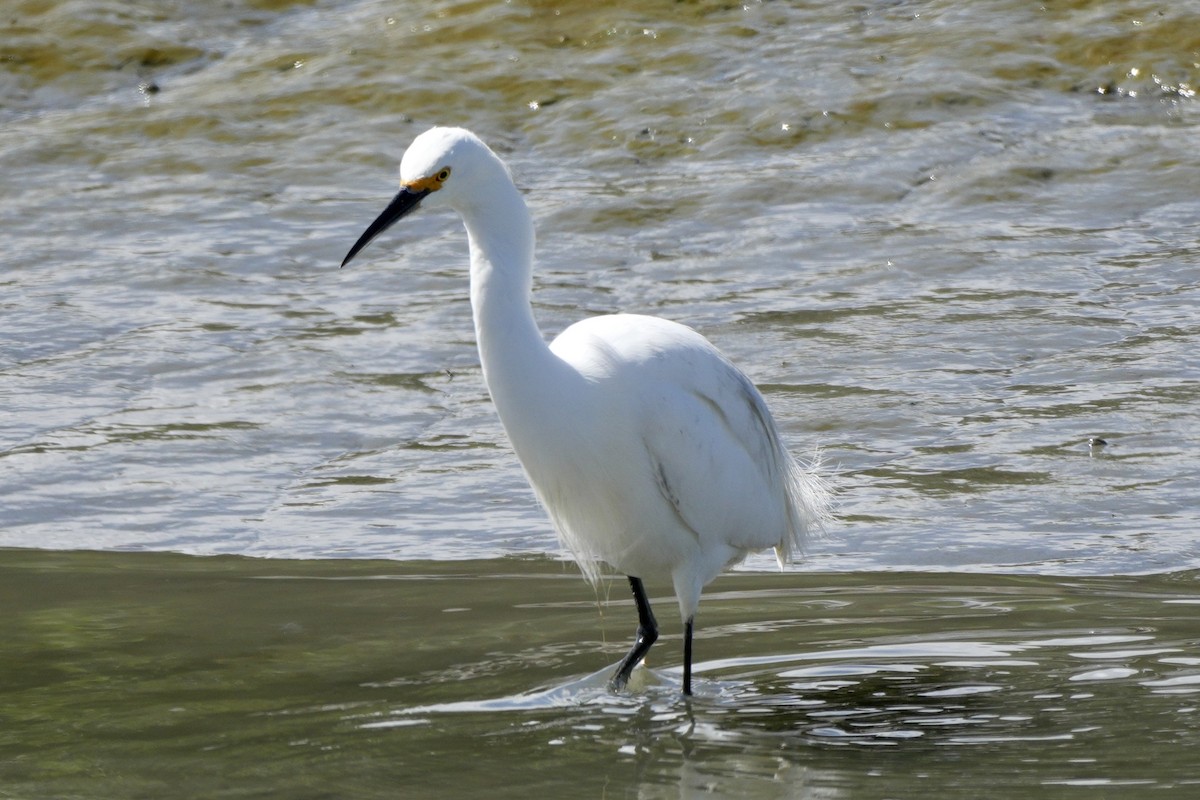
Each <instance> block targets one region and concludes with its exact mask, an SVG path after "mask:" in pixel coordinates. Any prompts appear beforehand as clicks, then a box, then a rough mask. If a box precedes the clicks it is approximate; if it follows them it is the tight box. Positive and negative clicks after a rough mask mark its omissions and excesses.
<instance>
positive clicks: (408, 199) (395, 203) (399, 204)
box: [342, 186, 429, 267]
mask: <svg viewBox="0 0 1200 800" xmlns="http://www.w3.org/2000/svg"><path fill="white" fill-rule="evenodd" d="M427 194H429V190H428V189H421V190H418V191H415V192H414V191H413V190H411V189H409V188H408V187H407V186H404V187H402V188H401V189H400V191H399V192H397V193H396V196H395V197H393V198H392V202H390V203H388V207H387V208H385V209H384V210H383V213H382V214H380V215H379V216H378V217H376V218H375V221H374V222H372V223H371V224H370V225H369V226H367V229H366V230H365V231H363V235H362V236H360V237H358V241H357V242H355V243H354V247H351V248H350V252H349V253H346V257H345V258H343V259H342V266H343V267H344V266H346V265H347V264H349V263H350V259H352V258H354V257H355V256H356V255H358V251H359V250H362V249H363V248H364V247H366V246H367V245H368V244H370V243H371V240H372V239H374V238H375V237H376V236H378V235H379V234H381V233H383V232H384V231H386V230H387V229H388V228H390V227H392V225H394V224H395V223H397V222H399V221H400V218H401V217H403V216H404V215H405V214H407V213H408V212H410V211H412V210H413V209H414V208H416V207H417V204H418V203H420V202H421V200H422V199H423V198H424V197H425V195H427Z"/></svg>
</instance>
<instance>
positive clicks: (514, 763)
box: [0, 0, 1200, 798]
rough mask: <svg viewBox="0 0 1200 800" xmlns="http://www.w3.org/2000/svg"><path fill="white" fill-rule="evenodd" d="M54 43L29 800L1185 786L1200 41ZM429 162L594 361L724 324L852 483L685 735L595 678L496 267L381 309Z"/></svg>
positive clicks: (1, 309)
mask: <svg viewBox="0 0 1200 800" xmlns="http://www.w3.org/2000/svg"><path fill="white" fill-rule="evenodd" d="M10 6H11V7H10V8H7V9H6V13H5V14H4V15H3V18H2V19H0V26H3V28H2V30H3V36H0V174H3V176H4V186H5V189H6V191H5V192H0V227H2V229H3V231H4V233H5V246H4V248H3V251H2V252H0V412H2V413H0V547H6V548H18V549H14V550H0V572H2V573H3V575H2V577H3V581H2V582H0V596H2V597H3V601H4V605H3V611H4V613H3V614H0V626H3V628H2V632H3V634H4V635H3V636H2V637H0V664H2V665H3V669H2V670H0V696H2V697H3V705H0V717H3V720H4V722H3V726H2V728H0V744H2V749H0V796H13V797H22V798H25V797H63V796H77V797H111V796H124V797H138V796H144V797H150V796H154V797H161V796H164V795H184V796H197V797H199V796H204V797H213V796H228V797H238V796H256V795H257V796H289V797H321V796H345V795H348V794H361V795H366V796H371V795H382V794H386V795H387V796H395V795H396V794H397V793H401V794H407V795H409V796H429V795H431V794H437V795H438V796H442V795H443V794H444V793H445V792H446V791H447V785H449V786H450V787H452V789H454V790H459V792H460V793H461V794H462V795H463V796H472V795H478V794H481V793H483V792H484V791H487V792H488V793H489V794H497V793H500V794H504V793H506V792H510V791H511V793H512V794H517V793H518V792H519V793H520V795H521V796H527V795H528V794H529V792H531V791H537V790H538V789H539V788H540V789H544V790H545V792H544V794H545V795H546V796H570V795H572V794H576V795H578V796H597V795H601V796H603V795H605V794H607V795H608V796H646V797H657V796H664V795H665V796H675V795H682V796H689V795H691V794H696V793H698V792H699V789H700V787H712V788H714V789H715V790H716V792H717V794H718V795H720V794H724V795H726V796H737V797H753V796H763V797H777V796H782V797H794V796H800V797H839V796H846V797H855V798H859V797H867V798H869V797H881V798H882V797H895V796H912V795H913V794H915V793H917V792H925V793H929V792H933V793H936V794H937V795H938V796H941V797H956V796H966V795H968V793H969V794H971V795H978V794H979V791H980V787H981V786H983V787H997V788H996V792H997V793H998V794H999V793H1003V794H1009V795H1011V796H1028V795H1029V794H1030V793H1033V792H1036V793H1037V795H1038V796H1039V797H1041V796H1060V795H1061V796H1070V797H1075V796H1079V794H1080V792H1089V793H1093V794H1094V793H1096V792H1098V791H1106V792H1107V791H1110V790H1111V792H1112V793H1114V794H1115V793H1117V792H1119V793H1120V794H1121V796H1135V795H1136V794H1138V793H1140V792H1142V791H1146V792H1147V793H1150V794H1153V795H1154V796H1158V795H1159V794H1161V792H1160V791H1159V790H1161V789H1166V790H1168V792H1176V793H1178V792H1186V791H1190V790H1188V789H1183V788H1181V787H1185V786H1189V785H1191V782H1194V781H1195V780H1196V779H1197V776H1196V774H1195V770H1193V768H1192V767H1191V763H1190V761H1189V760H1188V758H1187V755H1188V753H1189V752H1192V753H1194V750H1195V744H1196V731H1197V725H1196V721H1195V719H1196V717H1195V713H1196V712H1195V707H1196V704H1195V703H1194V702H1193V701H1192V700H1191V699H1190V698H1191V697H1193V696H1194V695H1193V691H1194V690H1195V689H1196V688H1197V684H1196V681H1195V672H1196V666H1197V662H1196V658H1197V657H1198V652H1197V641H1196V636H1197V634H1196V630H1197V627H1196V625H1195V614H1194V613H1193V612H1194V609H1195V602H1194V598H1195V574H1194V570H1195V569H1197V568H1198V567H1200V548H1198V546H1197V544H1196V531H1197V529H1198V523H1200V515H1198V513H1197V510H1196V508H1197V505H1196V502H1195V497H1196V494H1197V488H1198V487H1200V467H1198V466H1197V464H1198V463H1200V462H1197V459H1196V458H1195V453H1196V449H1197V444H1198V443H1200V436H1198V434H1197V431H1198V430H1200V425H1197V422H1198V413H1197V409H1198V408H1200V402H1198V401H1200V369H1198V367H1197V364H1198V361H1197V359H1196V357H1195V353H1196V352H1197V351H1198V350H1200V336H1198V332H1200V328H1198V326H1197V322H1196V319H1197V317H1196V308H1197V301H1198V300H1200V297H1198V293H1200V268H1198V267H1197V256H1196V254H1197V252H1198V250H1200V247H1198V245H1200V224H1198V222H1197V220H1198V218H1200V203H1198V202H1197V200H1196V187H1197V186H1200V166H1198V165H1197V164H1198V162H1197V160H1196V159H1195V151H1196V130H1197V127H1196V126H1197V115H1196V100H1195V87H1196V86H1197V85H1198V84H1200V66H1198V64H1200V41H1198V40H1197V38H1196V31H1200V8H1197V7H1196V6H1195V4H1193V3H1176V4H1172V5H1170V6H1162V7H1161V8H1152V7H1146V6H1141V5H1136V4H1133V3H1127V2H1111V3H1103V4H1096V3H1090V2H1066V1H1064V2H1055V3H1046V4H1041V5H1038V4H1034V5H1030V4H1028V3H1018V2H1006V1H1005V0H996V1H995V2H988V3H975V4H970V5H969V6H962V4H955V3H944V2H903V1H901V2H892V1H891V0H888V1H887V2H861V3H852V4H816V5H812V4H788V3H779V2H775V3H748V4H745V5H744V6H741V5H729V4H724V3H712V4H710V3H689V4H680V3H675V2H649V3H646V2H640V3H636V4H635V3H608V4H595V3H570V2H564V3H555V4H547V3H540V2H509V3H491V2H454V3H432V2H413V3H406V4H404V5H403V6H402V7H401V6H397V5H394V4H388V3H384V2H378V1H377V0H318V1H317V2H287V0H278V1H276V0H254V1H253V2H247V3H242V4H229V3H195V2H189V3H181V2H180V3H176V2H162V3H157V4H154V5H153V7H151V6H146V5H142V6H138V5H132V4H124V3H119V2H113V3H95V2H90V1H88V2H85V1H84V0H61V1H59V2H52V1H51V0H20V2H17V3H15V4H10ZM435 123H450V124H465V125H468V126H470V127H472V128H474V129H476V130H477V131H478V132H480V133H481V134H482V135H484V136H485V138H487V139H488V140H489V141H490V142H492V143H493V144H494V145H495V146H496V147H497V148H498V149H499V150H500V151H501V152H503V154H504V155H505V157H506V158H507V159H508V160H509V162H510V163H511V165H512V166H513V168H514V171H515V174H516V175H517V178H518V182H519V183H520V185H521V186H522V187H523V188H526V189H528V192H529V193H528V198H529V201H530V203H531V206H532V207H533V209H534V212H535V215H536V219H537V223H538V230H539V250H540V261H539V265H538V270H537V274H536V276H535V294H536V297H535V302H536V306H537V308H536V311H537V313H538V316H539V319H540V320H541V321H542V324H543V327H544V329H545V330H546V332H547V333H548V334H553V333H554V332H557V331H558V330H561V329H562V328H563V327H565V326H566V325H567V324H569V323H570V322H571V321H573V320H575V319H578V318H579V317H580V316H583V315H586V314H590V313H599V312H607V311H615V310H624V311H642V312H650V313H656V314H660V315H663V316H668V317H671V318H673V319H676V320H678V321H681V322H685V323H688V324H691V325H693V326H695V327H697V328H698V329H700V330H701V331H702V332H703V333H705V334H706V335H708V336H709V337H710V338H711V339H713V340H714V341H715V342H716V343H717V344H718V345H719V346H720V347H722V348H723V349H724V350H725V351H726V352H728V353H729V354H730V355H731V356H732V357H733V358H734V360H735V361H737V362H738V363H739V364H741V365H742V366H743V367H744V368H745V369H746V370H747V372H748V373H749V374H750V375H751V376H752V377H754V378H755V379H756V381H758V382H759V383H760V385H761V386H762V388H763V390H764V393H765V394H766V395H767V397H768V400H769V402H770V403H771V404H772V406H773V408H774V409H775V410H776V416H777V417H778V418H779V420H780V424H781V426H782V428H783V429H784V431H785V435H786V437H787V438H788V440H789V442H791V443H792V444H793V446H794V447H795V449H796V450H797V451H798V452H801V453H805V452H809V451H811V450H812V448H814V447H817V446H820V447H822V448H823V450H824V453H825V458H826V461H827V463H828V464H829V465H830V467H831V468H836V469H837V471H838V483H839V485H840V487H841V494H840V502H841V509H840V510H841V516H840V518H839V520H838V521H837V522H836V523H835V524H834V525H832V526H831V527H830V530H829V535H828V536H827V537H826V538H824V539H823V540H821V541H818V542H815V543H814V544H813V546H812V547H811V549H810V553H809V556H808V559H807V560H806V562H805V563H804V565H803V566H802V567H801V569H802V570H804V572H803V573H794V574H789V575H784V576H776V575H754V574H737V575H734V576H730V577H726V578H723V579H722V580H721V581H720V582H718V583H717V584H715V585H714V587H713V588H712V591H711V592H710V593H709V594H708V595H706V597H705V599H704V601H703V604H702V610H701V614H702V619H701V622H702V628H701V636H702V638H701V639H700V640H699V641H698V647H699V652H698V655H699V658H700V659H701V660H702V661H703V662H704V665H703V672H702V673H701V677H702V678H703V679H704V683H703V684H702V687H703V688H704V689H705V691H704V692H703V693H702V694H701V696H699V697H698V698H697V699H696V700H695V701H694V702H693V703H692V704H691V706H690V707H689V706H686V705H683V704H681V703H680V702H679V701H678V700H677V699H676V698H675V692H674V691H673V684H672V681H673V679H674V678H673V675H674V673H673V672H671V671H670V669H669V667H670V666H671V665H674V664H677V663H678V661H677V653H675V652H673V648H674V647H677V645H678V642H677V640H672V639H670V638H667V639H665V640H664V641H663V642H662V643H660V644H659V645H658V646H657V647H656V649H655V652H654V658H653V661H652V663H653V665H654V666H655V669H656V670H660V669H661V670H663V671H658V672H655V673H653V674H652V675H650V676H647V677H648V678H649V682H648V683H646V684H645V685H642V686H641V687H640V688H639V689H638V691H637V693H635V695H634V696H632V697H630V698H616V697H612V696H609V695H607V694H605V693H603V692H599V691H597V687H598V685H599V683H598V679H596V678H589V677H588V676H592V675H593V673H595V672H596V670H598V669H599V668H600V667H601V666H604V665H605V664H607V663H609V662H611V661H615V659H616V658H617V657H618V655H619V654H620V651H621V650H622V649H623V647H624V644H625V642H626V638H627V636H628V633H629V631H628V628H629V624H628V622H629V621H628V620H627V619H626V617H627V616H628V611H629V609H627V608H625V607H623V606H618V605H614V606H612V607H610V608H608V609H607V610H606V611H604V612H603V615H602V616H601V615H598V614H597V611H596V607H595V605H594V603H593V602H592V598H591V596H590V593H589V590H588V589H587V587H586V585H584V584H582V583H581V582H580V581H579V579H578V577H577V575H576V574H575V571H574V568H573V567H571V566H570V565H568V564H562V563H549V562H546V561H543V560H540V559H541V558H543V557H544V554H547V553H549V554H557V552H558V549H557V545H556V543H555V541H554V538H553V535H552V533H551V531H550V528H549V525H548V523H547V522H546V520H545V519H544V516H543V514H542V513H541V511H540V510H539V509H538V508H537V507H536V505H535V504H534V502H533V499H532V496H531V494H530V492H529V490H528V488H527V487H526V486H525V484H524V481H523V478H522V476H521V474H520V470H519V468H518V467H517V465H516V462H515V459H514V458H513V456H512V454H511V452H510V451H509V450H508V448H507V444H506V443H505V441H504V438H503V434H502V431H501V430H500V428H499V425H498V423H497V421H496V419H495V415H494V412H493V410H492V408H491V406H490V403H489V402H488V400H487V395H486V392H485V390H484V388H483V386H482V383H481V379H480V375H479V371H478V368H477V357H476V354H475V352H474V343H473V342H472V341H471V325H470V319H469V308H468V305H467V296H466V276H465V270H464V268H463V263H464V261H465V242H464V241H463V236H462V233H461V231H460V230H459V229H458V226H457V224H456V223H455V222H454V221H453V220H451V219H449V218H441V217H437V216H436V215H422V216H418V217H416V218H414V219H412V220H409V221H407V222H408V223H409V224H407V225H406V226H403V227H402V228H400V229H398V230H396V231H395V233H394V234H393V233H389V239H388V240H387V241H386V242H381V243H380V244H379V245H378V246H377V247H376V249H375V253H374V254H373V255H372V257H371V259H369V260H368V261H365V262H364V263H362V264H361V265H360V264H356V265H355V267H354V268H353V269H348V270H344V271H340V272H339V271H338V270H337V269H336V264H337V263H338V261H339V260H340V258H341V257H342V255H343V254H344V253H345V251H346V248H347V246H348V245H349V244H350V243H351V242H352V241H353V240H354V238H355V237H356V236H357V235H358V233H359V232H360V231H361V229H362V227H363V225H364V224H365V223H366V222H367V221H369V219H371V218H373V216H374V215H375V213H376V212H377V211H378V209H379V207H380V205H381V204H382V203H383V202H385V201H386V199H387V198H388V197H390V195H391V193H392V190H393V181H394V174H395V163H396V160H397V159H398V157H399V155H400V154H401V152H402V151H403V148H404V146H405V145H406V144H407V142H408V141H409V140H410V139H411V138H412V136H414V135H415V134H416V133H418V132H419V131H421V130H423V129H424V128H425V127H427V126H429V125H432V124H435ZM389 250H390V252H389ZM1096 437H1100V438H1103V439H1104V440H1105V441H1106V442H1107V444H1106V445H1104V446H1095V447H1092V446H1089V444H1088V442H1089V440H1090V439H1093V438H1096ZM31 548H32V549H31ZM39 549H41V550H45V549H62V550H79V549H98V550H103V551H109V552H107V553H101V554H91V553H62V554H54V553H50V552H38V550H39ZM119 550H138V551H181V552H185V553H192V554H205V555H217V554H232V555H238V556H247V555H249V556H274V557H283V558H286V559H289V561H282V562H276V561H266V562H264V561H254V560H237V559H228V558H218V559H196V558H191V559H188V558H184V557H182V556H174V555H162V554H159V553H155V552H150V553H141V554H138V555H130V554H118V553H114V552H112V551H119ZM517 557H519V558H517ZM322 558H342V559H346V560H344V561H337V562H328V561H319V560H310V559H322ZM370 559H395V562H394V563H381V562H377V561H373V560H370ZM425 559H432V561H424V560H425ZM766 564H767V562H766V561H765V560H756V561H752V562H751V566H752V567H765V566H766ZM948 570H950V571H954V572H949V573H948V572H947V571H948ZM914 571H922V572H921V574H914ZM963 571H966V572H969V573H971V574H970V575H963V574H956V573H961V572H963ZM998 573H1005V574H1006V575H1009V576H1010V577H1002V576H998ZM1015 574H1021V576H1020V577H1011V576H1013V575H1015ZM1116 574H1126V575H1148V574H1156V575H1157V576H1154V577H1112V576H1113V575H1116ZM380 578H386V579H380ZM533 587H536V592H534V591H533ZM617 587H618V588H617V590H616V593H617V594H622V593H623V587H622V586H621V585H620V584H619V583H618V584H617ZM443 598H450V601H449V602H447V600H445V599H443ZM621 599H622V600H623V597H622V598H621ZM456 608H462V609H469V610H466V611H455V610H453V609H456ZM660 617H662V618H663V620H664V622H665V620H666V619H667V618H668V615H667V614H665V613H664V614H661V615H660ZM464 704H465V705H464ZM510 787H511V788H510ZM1097 787H1100V788H1097ZM1105 787H1107V788H1105Z"/></svg>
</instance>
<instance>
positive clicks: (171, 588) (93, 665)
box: [0, 550, 1200, 798]
mask: <svg viewBox="0 0 1200 800" xmlns="http://www.w3.org/2000/svg"><path fill="white" fill-rule="evenodd" d="M609 588H611V590H612V591H611V595H612V596H611V597H610V598H609V600H608V602H606V603H604V602H602V603H597V599H596V596H595V594H594V593H593V592H592V591H591V590H590V589H589V588H588V586H587V584H585V583H584V582H582V581H581V580H580V579H579V577H578V576H577V575H576V574H574V570H573V569H572V568H570V567H564V565H562V564H560V563H557V562H552V561H547V560H540V559H516V558H513V559H500V560H492V561H472V562H457V563H437V562H424V563H421V562H416V563H390V562H373V561H372V562H367V561H307V562H300V561H276V560H256V559H246V558H234V557H216V558H197V557H188V556H175V555H159V554H122V553H112V554H101V553H43V552H34V551H20V550H10V551H3V552H2V553H0V601H2V603H3V608H4V609H5V614H4V615H3V617H2V618H0V674H2V675H3V676H4V677H3V683H2V684H0V797H5V798H108V797H122V798H157V797H197V798H199V797H231V798H232V797H287V798H332V797H435V796H437V797H447V796H453V797H481V796H489V797H529V796H539V797H677V796H678V797H690V796H699V795H700V794H703V793H704V792H706V791H709V790H711V791H712V792H713V793H714V794H713V795H712V796H717V797H748V798H755V797H770V798H775V797H813V798H818V797H819V798H826V797H853V798H887V797H916V796H920V795H932V796H935V797H939V798H957V797H963V798H967V797H978V796H980V794H981V792H982V793H983V794H982V796H988V797H1089V798H1094V797H1135V796H1142V795H1145V796H1150V797H1159V796H1169V797H1184V796H1190V795H1189V792H1191V791H1195V789H1194V788H1193V789H1188V788H1187V787H1189V786H1200V766H1198V763H1200V762H1197V760H1196V758H1195V753H1196V748H1197V746H1198V745H1200V625H1197V622H1196V612H1197V609H1198V606H1200V576H1198V575H1197V574H1195V573H1182V574H1177V575H1165V576H1157V577H1145V578H1137V577H1125V578H1103V579H1101V578H1095V579H1092V578H1089V579H1070V580H1061V579H1053V578H1044V577H1005V576H997V575H941V576H938V575H921V574H907V573H865V574H855V575H829V574H803V575H802V574H788V575H779V574H753V573H735V574H732V575H729V576H726V577H723V578H721V579H719V580H718V581H717V582H716V583H715V584H714V585H713V586H712V587H710V592H709V593H708V595H707V596H706V597H705V599H704V601H703V604H702V608H701V615H700V617H699V619H698V623H699V625H700V627H699V632H698V638H697V641H696V652H697V659H698V678H699V683H698V686H697V696H696V697H695V698H694V699H693V700H691V701H690V702H688V701H684V700H682V699H681V698H680V696H679V695H678V674H677V671H676V669H677V666H678V663H679V658H680V655H679V652H678V650H679V645H680V640H679V637H678V633H679V631H678V625H677V624H672V623H674V622H675V621H674V620H673V619H670V616H671V615H669V614H668V613H666V611H665V610H666V609H667V608H669V605H667V604H666V602H665V601H666V599H667V598H665V597H663V594H662V592H660V591H652V596H653V597H655V598H661V599H660V600H659V602H660V605H661V607H662V608H663V609H664V613H662V614H660V616H661V617H662V618H663V620H664V622H665V623H666V624H664V626H663V627H664V633H665V634H666V635H664V637H663V638H662V639H661V640H660V642H659V643H658V644H657V645H656V646H655V648H654V650H653V651H652V653H651V659H650V663H651V669H650V670H649V671H639V673H638V674H637V679H636V680H635V681H634V685H633V687H632V689H631V690H630V691H629V692H628V693H626V694H623V695H612V694H610V693H609V692H608V691H607V690H606V689H605V687H604V682H605V680H606V677H607V674H608V672H607V670H608V668H609V667H610V665H612V664H613V663H615V661H616V660H617V659H618V658H619V656H620V654H621V653H622V652H623V649H624V647H625V646H626V644H627V638H628V636H629V635H630V634H631V632H632V627H633V622H634V617H633V608H632V603H631V602H630V601H628V600H627V599H626V598H625V596H624V585H623V583H622V582H620V581H616V582H614V583H613V584H612V585H611V587H609ZM601 594H602V595H603V594H604V591H603V590H602V592H601ZM1164 789H1165V790H1169V791H1166V792H1163V791H1161V790H1164Z"/></svg>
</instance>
